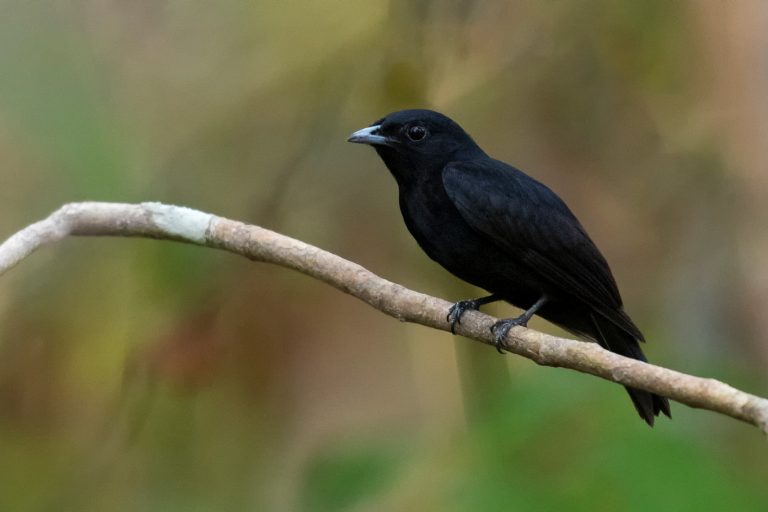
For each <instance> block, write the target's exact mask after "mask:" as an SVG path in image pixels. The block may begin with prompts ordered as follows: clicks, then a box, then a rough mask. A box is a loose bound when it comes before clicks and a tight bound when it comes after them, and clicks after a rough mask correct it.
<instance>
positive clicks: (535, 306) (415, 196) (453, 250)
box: [349, 110, 671, 425]
mask: <svg viewBox="0 0 768 512" xmlns="http://www.w3.org/2000/svg"><path fill="white" fill-rule="evenodd" d="M349 142H356V143H360V144H369V145H371V146H373V147H374V149H376V152H377V153H378V154H379V156H380V157H381V159H382V160H384V163H385V164H386V166H387V168H389V171H390V172H391V173H392V175H393V176H394V178H395V180H396V181H397V185H398V188H399V193H400V194H399V195H400V211H401V212H402V214H403V218H404V219H405V224H406V226H407V227H408V230H409V231H410V232H411V234H412V235H413V236H414V238H416V241H417V242H418V244H419V246H421V248H422V249H423V250H424V252H426V253H427V255H429V257H430V258H432V259H433V260H435V261H436V262H438V263H439V264H440V265H442V266H443V267H445V268H446V269H447V270H448V271H449V272H451V273H452V274H454V275H456V276H457V277H459V278H461V279H463V280H464V281H467V282H469V283H472V284H473V285H476V286H479V287H480V288H484V289H485V290H488V291H489V292H490V293H491V294H490V295H489V296H487V297H481V298H477V299H472V300H463V301H460V302H457V303H456V304H454V305H453V306H452V307H451V309H450V310H449V312H448V316H447V321H448V322H450V324H451V330H452V331H453V330H454V327H455V326H456V324H457V323H460V322H461V316H462V314H463V313H464V312H465V311H467V310H471V309H478V308H479V307H480V306H481V305H483V304H488V303H490V302H495V301H499V300H504V301H507V302H509V303H511V304H512V305H514V306H516V307H518V308H521V309H523V310H525V312H524V313H523V314H522V315H520V316H519V317H517V318H511V319H506V320H501V321H499V322H497V323H496V324H495V325H494V326H493V328H492V331H493V332H494V335H495V340H496V348H497V349H498V350H499V352H502V349H503V346H504V337H505V336H506V334H507V332H508V331H509V330H510V329H511V328H512V327H513V326H516V325H521V326H526V325H527V322H528V320H530V318H531V317H532V316H533V315H534V314H537V315H539V316H541V317H543V318H545V319H547V320H548V321H550V322H552V323H554V324H556V325H559V326H560V327H562V328H564V329H566V330H568V331H570V332H572V333H574V334H576V335H578V336H581V337H583V338H586V339H589V340H592V341H596V342H597V343H599V344H600V345H601V346H602V347H603V348H606V349H608V350H610V351H612V352H616V353H617V354H621V355H623V356H627V357H631V358H633V359H639V360H640V361H646V358H645V355H644V354H643V351H642V350H641V349H640V345H639V344H638V342H639V341H644V339H643V335H642V333H641V332H640V330H639V329H638V328H637V327H636V326H635V324H634V323H633V322H632V320H631V319H630V318H629V316H628V315H627V314H626V313H625V312H624V309H623V306H622V301H621V296H620V295H619V290H618V288H617V286H616V281H615V280H614V278H613V275H612V274H611V270H610V268H609V267H608V263H607V262H606V261H605V258H604V257H603V255H602V254H600V251H599V250H598V249H597V247H596V246H595V244H594V242H592V240H591V239H590V238H589V235H587V232H586V231H585V230H584V228H583V227H582V225H581V223H580V222H579V221H578V220H577V219H576V217H575V216H574V214H573V213H572V212H571V210H570V209H569V208H568V207H567V206H566V205H565V203H564V202H563V201H562V199H560V198H559V197H558V196H557V195H556V194H555V193H554V192H552V191H551V190H550V189H549V188H547V187H546V186H545V185H543V184H541V183H539V182H538V181H536V180H534V179H533V178H531V177H530V176H528V175H526V174H525V173H523V172H522V171H520V170H518V169H516V168H514V167H512V166H511V165H508V164H505V163H504V162H500V161H499V160H494V159H493V158H491V157H490V156H488V155H487V154H486V153H485V152H484V151H483V150H482V149H480V147H479V146H478V145H477V144H476V143H475V141H474V140H472V138H471V137H470V136H469V135H468V134H467V133H466V132H465V131H464V130H463V129H462V128H461V127H460V126H459V125H458V124H456V123H455V122H454V121H452V120H451V119H449V118H448V117H446V116H444V115H442V114H440V113H438V112H433V111H431V110H403V111H400V112H394V113H392V114H389V115H388V116H386V117H384V118H382V119H380V120H378V121H376V122H375V123H373V124H372V125H371V126H369V127H367V128H363V129H362V130H358V131H356V132H355V133H353V134H352V135H351V136H350V137H349ZM626 389H627V391H628V392H629V396H630V398H632V402H633V403H634V405H635V408H636V409H637V411H638V413H640V417H642V418H643V419H644V420H645V421H646V422H647V423H648V424H649V425H653V422H654V418H655V416H658V415H659V413H660V412H661V413H664V414H666V415H667V416H669V417H671V415H670V409H669V402H668V401H667V399H666V398H664V397H661V396H658V395H655V394H653V393H649V392H647V391H642V390H639V389H634V388H629V387H628V388H626Z"/></svg>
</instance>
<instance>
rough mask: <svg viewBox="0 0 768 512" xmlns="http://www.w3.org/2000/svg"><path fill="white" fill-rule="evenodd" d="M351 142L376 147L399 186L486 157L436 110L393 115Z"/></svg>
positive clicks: (353, 137) (359, 131)
mask: <svg viewBox="0 0 768 512" xmlns="http://www.w3.org/2000/svg"><path fill="white" fill-rule="evenodd" d="M347 140H348V141H349V142H355V143H358V144H368V145H371V146H373V147H374V149H376V152H377V153H378V154H379V156H380V157H381V159H382V160H384V163H385V164H386V165H387V167H388V168H389V170H390V171H391V172H392V174H393V175H394V176H395V179H397V181H398V182H399V183H402V180H409V179H414V178H415V177H416V175H423V174H425V173H427V174H428V173H430V172H431V171H442V168H443V167H444V166H445V165H446V164H447V163H448V162H452V161H456V160H465V159H471V158H473V157H476V156H478V154H480V155H482V154H483V152H482V150H481V149H480V148H479V147H478V146H477V144H475V141H473V140H472V137H470V136H469V135H468V134H467V133H466V132H465V131H464V130H463V129H462V128H461V126H459V125H458V124H456V123H455V122H454V121H452V120H451V119H450V118H448V117H446V116H444V115H443V114H440V113H438V112H434V111H432V110H401V111H399V112H393V113H392V114H389V115H387V116H386V117H384V118H382V119H379V120H378V121H376V122H375V123H373V124H372V125H370V126H368V127H367V128H363V129H362V130H358V131H356V132H355V133H353V134H352V135H351V136H350V137H349V139H347Z"/></svg>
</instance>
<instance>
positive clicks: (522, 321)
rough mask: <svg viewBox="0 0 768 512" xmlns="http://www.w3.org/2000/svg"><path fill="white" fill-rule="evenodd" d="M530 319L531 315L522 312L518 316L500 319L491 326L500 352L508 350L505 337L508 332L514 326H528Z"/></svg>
mask: <svg viewBox="0 0 768 512" xmlns="http://www.w3.org/2000/svg"><path fill="white" fill-rule="evenodd" d="M530 319H531V317H530V316H529V315H526V314H522V315H520V316H518V317H517V318H507V319H504V320H499V321H498V322H496V323H495V324H493V325H492V326H491V332H492V333H493V344H494V346H495V347H496V350H498V351H499V354H503V353H504V351H505V350H506V344H505V342H504V339H505V338H506V337H507V333H509V331H510V330H511V329H512V328H513V327H516V326H518V325H519V326H521V327H528V320H530Z"/></svg>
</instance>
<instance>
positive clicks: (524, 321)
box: [491, 295, 547, 354]
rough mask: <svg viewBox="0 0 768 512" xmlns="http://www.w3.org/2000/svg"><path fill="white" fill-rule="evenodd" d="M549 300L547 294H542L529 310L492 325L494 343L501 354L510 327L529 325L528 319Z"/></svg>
mask: <svg viewBox="0 0 768 512" xmlns="http://www.w3.org/2000/svg"><path fill="white" fill-rule="evenodd" d="M546 302H547V296H546V295H542V296H541V298H540V299H539V300H537V301H536V303H535V304H534V305H533V306H531V307H530V308H528V310H527V311H525V312H524V313H523V314H522V315H520V316H518V317H516V318H507V319H504V320H499V321H498V322H496V323H495V324H493V326H491V332H492V333H493V341H494V345H496V350H498V351H499V354H503V353H504V338H505V337H506V336H507V333H508V332H509V330H510V329H512V328H513V327H515V326H516V325H520V326H522V327H528V320H530V319H531V317H532V316H533V315H535V314H536V312H537V311H538V310H539V309H541V306H543V305H544V304H545V303H546Z"/></svg>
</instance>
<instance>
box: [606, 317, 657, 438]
mask: <svg viewBox="0 0 768 512" xmlns="http://www.w3.org/2000/svg"><path fill="white" fill-rule="evenodd" d="M592 323H593V324H594V327H595V339H596V341H597V342H598V343H599V344H600V346H602V347H603V348H605V349H608V350H610V351H611V352H615V353H617V354H619V355H622V356H626V357H631V358H632V359H637V360H639V361H643V362H647V361H648V359H646V358H645V354H643V351H642V349H641V348H640V344H639V343H638V340H637V338H636V336H634V335H632V334H630V333H628V332H627V331H625V330H624V329H621V328H620V327H618V326H617V325H616V324H614V323H613V322H611V321H610V320H608V319H606V318H603V317H602V316H600V315H599V314H594V313H593V314H592ZM638 332H639V331H638ZM625 389H626V390H627V393H629V397H630V398H631V399H632V403H633V404H635V409H637V412H638V413H639V414H640V417H641V418H643V419H644V420H645V422H646V423H648V425H650V426H653V422H654V419H655V418H656V416H658V415H659V413H664V414H665V415H666V416H667V417H669V418H671V417H672V413H671V412H670V409H669V401H668V400H667V399H666V398H664V397H663V396H659V395H657V394H654V393H651V392H649V391H643V390H640V389H635V388H630V387H625Z"/></svg>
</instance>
